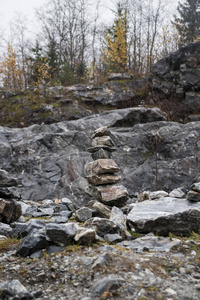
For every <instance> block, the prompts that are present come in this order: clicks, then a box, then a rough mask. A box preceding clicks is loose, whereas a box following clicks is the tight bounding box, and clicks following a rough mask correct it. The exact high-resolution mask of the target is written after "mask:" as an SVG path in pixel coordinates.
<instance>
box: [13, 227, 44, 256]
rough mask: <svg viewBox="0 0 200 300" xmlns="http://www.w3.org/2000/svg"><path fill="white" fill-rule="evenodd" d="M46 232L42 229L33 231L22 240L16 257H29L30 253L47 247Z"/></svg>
mask: <svg viewBox="0 0 200 300" xmlns="http://www.w3.org/2000/svg"><path fill="white" fill-rule="evenodd" d="M48 244H49V243H48V241H47V237H46V232H45V230H44V229H39V230H38V229H33V230H32V231H31V232H30V233H29V234H28V235H27V236H26V237H25V238H24V239H23V240H22V243H21V245H20V246H19V248H18V249H17V252H16V255H20V256H22V257H26V256H30V255H31V254H32V253H34V252H36V251H38V250H40V249H45V248H47V246H48Z"/></svg>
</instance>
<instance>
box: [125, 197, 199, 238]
mask: <svg viewBox="0 0 200 300" xmlns="http://www.w3.org/2000/svg"><path fill="white" fill-rule="evenodd" d="M127 222H128V224H129V225H130V226H133V227H134V228H135V230H136V231H137V232H140V233H150V232H154V233H158V234H161V235H169V233H172V234H175V235H188V234H190V233H192V231H194V232H197V233H198V232H199V230H200V203H191V202H189V201H187V200H186V199H177V198H171V197H164V198H160V199H159V200H146V201H144V202H140V203H138V204H136V205H135V206H134V207H133V208H132V210H131V211H130V213H129V214H128V216H127Z"/></svg>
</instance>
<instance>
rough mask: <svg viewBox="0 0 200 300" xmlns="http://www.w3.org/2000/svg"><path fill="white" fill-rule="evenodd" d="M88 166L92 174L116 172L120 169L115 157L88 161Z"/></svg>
mask: <svg viewBox="0 0 200 300" xmlns="http://www.w3.org/2000/svg"><path fill="white" fill-rule="evenodd" d="M86 168H87V171H88V172H89V173H90V175H102V174H107V173H115V172H119V170H120V169H119V167H118V166H117V164H116V163H115V162H114V160H113V159H98V160H95V161H93V162H90V163H88V164H87V166H86Z"/></svg>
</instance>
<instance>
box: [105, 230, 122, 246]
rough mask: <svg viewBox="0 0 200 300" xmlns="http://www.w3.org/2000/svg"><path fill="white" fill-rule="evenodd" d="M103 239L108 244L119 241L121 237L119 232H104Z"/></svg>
mask: <svg viewBox="0 0 200 300" xmlns="http://www.w3.org/2000/svg"><path fill="white" fill-rule="evenodd" d="M104 240H105V241H106V242H107V243H108V244H115V243H118V242H121V241H122V237H121V236H120V235H119V234H117V233H114V234H106V235H104Z"/></svg>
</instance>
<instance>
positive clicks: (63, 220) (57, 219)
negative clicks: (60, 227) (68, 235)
mask: <svg viewBox="0 0 200 300" xmlns="http://www.w3.org/2000/svg"><path fill="white" fill-rule="evenodd" d="M49 222H50V223H57V224H60V223H67V222H68V218H66V217H61V216H55V217H52V218H51V219H50V220H49Z"/></svg>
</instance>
